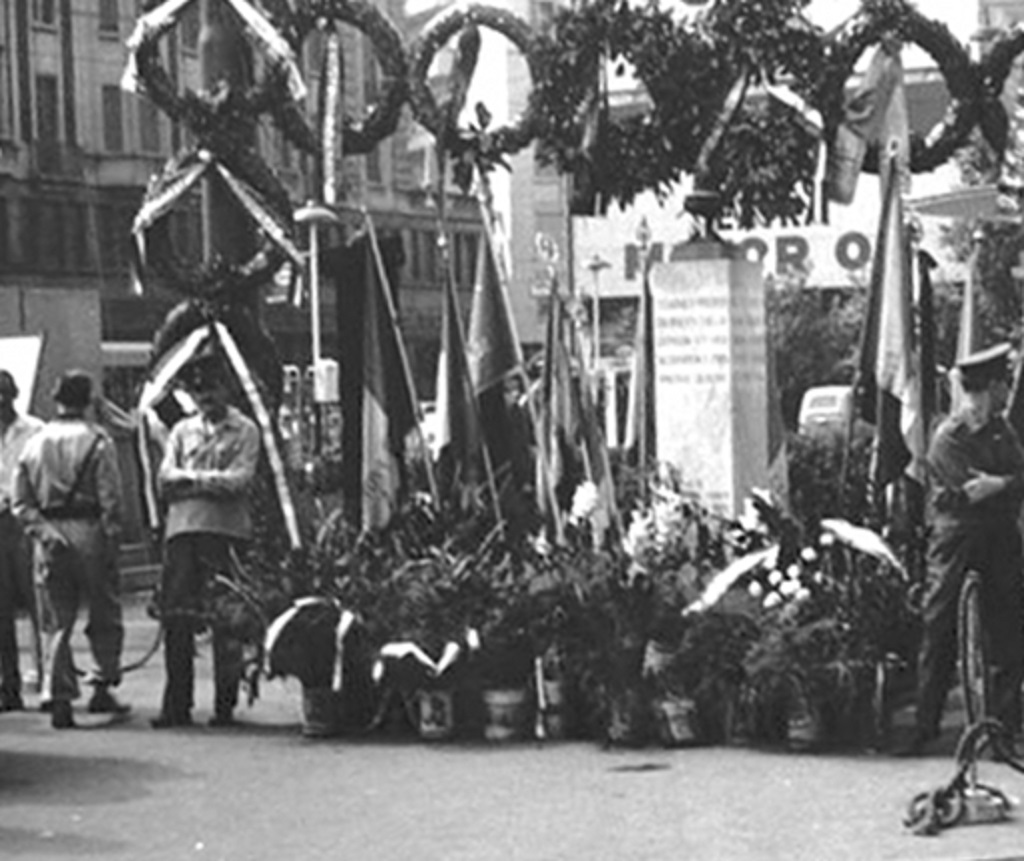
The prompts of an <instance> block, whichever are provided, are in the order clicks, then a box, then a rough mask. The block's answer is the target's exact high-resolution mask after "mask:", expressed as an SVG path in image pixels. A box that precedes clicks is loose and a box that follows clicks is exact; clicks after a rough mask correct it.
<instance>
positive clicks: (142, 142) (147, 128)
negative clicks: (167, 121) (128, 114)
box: [136, 99, 163, 153]
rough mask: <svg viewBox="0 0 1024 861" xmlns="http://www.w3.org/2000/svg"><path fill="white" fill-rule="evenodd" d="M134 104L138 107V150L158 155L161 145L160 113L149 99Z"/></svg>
mask: <svg viewBox="0 0 1024 861" xmlns="http://www.w3.org/2000/svg"><path fill="white" fill-rule="evenodd" d="M136 104H138V106H139V149H141V150H142V151H143V152H145V153H159V152H160V150H161V148H162V145H163V141H162V135H161V131H160V122H161V119H160V111H158V110H157V108H156V105H154V104H153V103H152V102H151V101H150V100H149V99H140V100H139V101H138V102H136Z"/></svg>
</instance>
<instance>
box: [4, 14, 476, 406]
mask: <svg viewBox="0 0 1024 861" xmlns="http://www.w3.org/2000/svg"><path fill="white" fill-rule="evenodd" d="M140 6H141V3H139V2H138V0H4V2H3V4H0V293H3V292H6V293H8V294H10V293H11V291H26V290H46V289H57V288H60V289H75V290H81V291H94V292H95V293H96V294H98V296H99V304H100V308H101V314H102V338H103V340H104V342H107V343H108V344H111V343H115V342H116V343H117V344H120V345H121V347H122V349H120V350H118V349H116V348H113V347H111V348H110V349H109V350H108V353H109V354H110V355H111V356H120V357H121V358H120V359H118V358H114V359H112V361H113V362H114V363H117V362H121V363H125V362H128V363H130V361H129V360H128V359H126V358H125V357H126V356H129V355H131V350H126V349H124V346H125V344H127V343H139V344H144V343H145V342H148V341H149V340H150V339H151V337H152V335H153V333H154V331H155V329H156V328H157V327H158V326H159V325H160V324H161V322H162V320H163V318H164V315H165V313H166V312H167V310H168V309H169V308H170V307H172V306H173V305H174V304H175V303H176V302H177V301H180V299H181V298H182V297H181V296H176V295H171V294H169V293H167V292H161V291H160V290H157V289H147V290H146V291H145V293H144V295H143V296H141V297H139V296H135V295H133V293H132V289H131V277H130V259H131V235H130V228H131V223H132V220H133V218H134V216H135V213H136V210H137V208H138V206H139V203H140V201H141V199H142V196H143V193H144V190H145V188H146V185H147V183H148V182H149V180H150V177H151V176H152V175H153V174H154V173H155V172H156V171H158V170H159V169H160V168H161V167H162V165H163V164H164V162H165V161H166V160H167V159H168V158H169V157H170V156H171V155H172V154H173V153H175V152H177V151H178V150H179V149H180V148H182V147H184V146H187V145H188V143H189V140H188V133H187V131H186V130H185V129H183V128H180V127H178V126H177V125H176V124H174V123H171V122H170V121H169V120H168V118H167V117H165V116H163V115H162V114H161V113H160V111H158V110H157V109H156V108H155V107H154V106H153V104H152V103H151V102H149V101H148V100H147V99H146V98H145V97H143V96H136V95H134V94H130V93H126V92H124V91H123V90H122V89H121V87H120V80H121V76H122V73H123V71H124V64H125V59H126V56H127V54H126V49H125V40H126V39H127V37H128V36H129V35H130V33H131V32H132V30H133V28H134V25H135V21H136V18H137V15H138V14H139V11H140ZM386 7H387V8H386V9H385V10H384V11H385V13H386V14H389V16H390V17H391V18H392V20H394V21H396V22H398V23H399V25H400V24H401V22H402V21H403V17H404V12H403V8H402V4H401V3H399V2H394V0H392V2H389V3H387V4H386ZM341 32H342V53H343V58H344V82H345V89H344V94H345V95H344V107H345V110H346V112H347V113H349V114H351V115H352V116H355V117H358V116H360V115H361V114H362V113H363V112H364V110H365V106H366V105H367V104H370V103H373V102H374V101H375V99H376V97H377V95H378V93H379V92H380V89H381V87H382V86H383V85H384V83H385V82H384V81H382V80H381V74H380V71H379V66H378V64H377V63H376V61H375V59H374V55H373V49H372V45H371V43H370V42H369V40H368V39H367V38H366V37H365V36H363V35H362V34H361V33H360V32H358V31H356V30H355V29H353V28H350V27H342V29H341ZM202 38H203V32H202V22H201V3H200V2H196V3H193V4H192V5H191V6H189V7H188V8H187V9H186V11H185V12H184V13H183V14H182V17H181V19H180V21H179V22H178V25H177V26H176V27H175V28H173V29H172V30H171V31H170V32H169V33H168V34H167V35H166V36H165V37H164V45H163V57H164V62H165V64H166V68H167V70H168V74H169V75H170V76H171V77H172V79H173V80H175V81H176V82H177V83H178V84H179V86H180V87H182V88H185V87H190V88H193V89H198V87H199V85H200V80H201V77H200V75H201V69H200V40H201V39H202ZM302 62H303V65H304V69H305V71H306V72H307V83H308V84H309V90H310V95H309V96H308V99H309V101H308V110H307V112H306V115H307V117H309V118H310V120H309V121H310V123H312V122H313V119H312V118H314V117H315V116H316V111H315V105H316V95H317V91H318V87H319V68H320V44H319V39H318V37H317V36H316V35H315V34H314V35H313V36H312V37H311V38H310V39H309V40H308V42H307V44H306V45H304V46H303V50H302ZM413 131H414V130H413V123H412V121H411V119H410V118H409V116H408V112H407V111H405V112H404V113H403V117H402V121H401V123H400V126H399V129H398V131H397V133H396V134H395V135H393V136H392V137H390V138H388V139H386V140H384V141H383V142H381V143H380V144H379V145H378V147H377V148H376V149H375V150H374V151H373V152H371V153H370V154H368V155H365V156H356V157H346V158H345V159H343V160H341V159H340V157H339V158H338V161H339V176H340V183H339V185H340V188H339V193H338V199H339V207H338V209H339V214H340V215H341V216H342V220H343V224H344V227H343V228H342V229H341V230H340V231H336V232H335V233H334V235H333V236H331V237H329V238H328V240H327V244H329V243H330V242H341V241H344V237H345V236H346V235H348V234H351V233H352V232H353V231H355V230H356V229H358V226H359V224H360V222H361V218H362V216H361V214H360V213H361V211H362V207H365V208H366V209H367V210H368V211H369V212H370V213H371V215H372V217H373V219H374V222H375V225H376V227H377V229H378V231H380V232H381V233H385V234H386V233H389V232H398V233H399V234H400V235H401V237H402V247H403V250H404V262H403V265H402V271H401V276H402V277H401V279H400V284H399V285H396V286H397V288H398V293H399V296H398V297H397V300H398V304H399V307H400V311H401V318H402V327H403V330H404V332H405V335H406V338H407V340H408V342H409V352H410V358H411V362H412V364H413V366H414V368H413V369H414V373H415V375H416V378H417V382H418V384H419V385H420V386H421V387H423V388H425V389H427V391H426V392H425V393H424V394H425V396H427V397H429V396H430V391H429V390H430V389H431V388H432V386H433V379H432V378H433V367H434V361H435V357H436V353H437V345H436V343H435V341H436V339H437V332H438V331H439V330H440V314H441V310H440V309H441V301H440V290H439V289H438V281H437V277H436V276H437V268H436V266H437V233H438V226H437V208H436V206H434V205H433V201H432V199H431V196H430V195H429V194H427V193H426V189H425V188H424V173H423V164H422V161H423V158H422V154H421V153H417V152H415V151H410V150H409V148H408V146H407V144H408V142H409V139H410V137H411V136H412V135H413ZM256 143H257V146H258V148H259V151H260V154H261V156H262V157H263V158H264V160H265V161H266V162H267V163H268V164H269V165H270V166H271V167H272V168H273V169H274V170H275V172H276V173H277V174H278V176H279V178H280V179H281V180H282V182H283V183H284V184H285V186H286V187H287V188H288V190H289V193H290V195H291V197H292V200H293V202H294V203H295V204H296V206H298V205H300V204H301V203H303V202H305V201H307V200H309V199H311V198H313V197H315V196H316V195H315V191H314V184H313V181H312V178H313V177H314V175H315V170H314V168H315V165H314V164H313V163H312V159H311V158H309V157H307V156H305V155H303V154H301V153H299V152H298V151H297V150H296V149H295V148H294V147H293V146H291V145H290V144H289V143H287V142H286V141H285V139H284V137H283V136H282V135H281V133H280V132H278V131H277V130H275V129H273V128H271V127H269V126H267V127H261V128H260V129H259V130H258V139H257V142H256ZM342 162H343V163H342ZM202 210H203V207H202V201H201V195H200V194H199V193H197V194H195V195H193V196H192V197H191V198H190V199H189V200H187V201H186V202H183V203H182V205H180V206H179V207H178V208H177V209H176V211H175V212H174V213H173V214H172V215H171V216H170V218H171V224H172V229H171V234H172V236H173V241H174V244H175V250H176V252H177V253H178V254H179V255H181V256H182V257H184V258H186V259H188V260H190V261H194V262H198V261H200V260H202V259H203V235H204V230H203V224H202ZM448 212H449V215H450V225H451V229H452V232H453V240H452V245H451V248H452V253H453V255H454V258H455V268H456V273H457V281H458V287H459V289H460V292H461V295H462V296H463V298H464V299H465V300H466V302H467V303H468V297H469V295H470V291H471V288H472V279H473V273H474V271H475V257H476V254H477V250H478V248H479V247H480V221H479V217H478V212H477V209H476V207H475V205H474V204H473V202H472V201H471V200H470V199H469V198H467V197H465V196H464V195H460V194H458V193H456V192H454V191H452V192H451V194H450V198H449V204H448ZM322 247H323V243H322ZM267 292H268V294H269V293H272V290H268V291H267ZM264 311H265V314H264V319H265V322H266V323H267V325H268V328H269V329H270V330H271V332H272V334H273V335H274V337H275V340H276V342H277V344H278V347H279V349H280V350H281V353H282V356H283V358H284V359H285V361H288V362H293V363H296V364H305V363H306V362H308V360H309V356H310V332H309V322H308V311H306V310H300V309H294V308H292V307H290V306H287V305H281V304H272V303H268V304H266V305H265V307H264ZM321 316H322V320H323V322H324V333H323V334H324V347H325V353H326V355H328V356H330V355H336V349H337V344H336V343H335V332H336V327H335V323H334V321H335V297H334V295H333V293H332V292H331V291H327V290H325V291H323V309H322V315H321Z"/></svg>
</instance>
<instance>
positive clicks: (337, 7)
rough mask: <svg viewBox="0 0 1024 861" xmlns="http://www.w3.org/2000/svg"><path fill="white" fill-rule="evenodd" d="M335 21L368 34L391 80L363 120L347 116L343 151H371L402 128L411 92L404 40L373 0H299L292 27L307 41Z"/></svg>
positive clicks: (300, 39) (297, 39)
mask: <svg viewBox="0 0 1024 861" xmlns="http://www.w3.org/2000/svg"><path fill="white" fill-rule="evenodd" d="M335 21H338V22H340V23H342V24H348V25H349V26H351V27H355V28H356V29H357V30H359V32H361V33H363V34H365V35H366V36H367V38H368V39H369V40H370V44H372V45H373V50H374V54H375V55H376V57H377V62H378V63H379V64H380V68H381V71H382V72H383V77H384V79H385V81H386V84H385V86H384V92H383V94H382V95H381V96H380V98H379V99H378V100H377V102H376V103H375V104H373V105H370V106H369V110H368V113H367V115H366V116H365V117H364V118H363V119H362V120H356V119H354V118H352V117H351V116H349V115H348V114H344V115H343V116H342V125H343V132H342V136H341V141H342V143H341V145H342V152H343V153H345V154H348V155H358V154H361V153H368V152H370V151H371V150H372V149H373V148H374V147H375V146H377V144H378V143H380V142H381V141H382V140H384V139H385V138H387V137H390V136H391V135H392V134H394V133H395V130H396V129H397V128H398V121H399V119H400V118H401V115H402V105H403V104H405V102H406V100H407V98H408V92H409V87H408V82H409V65H408V59H407V51H406V47H405V42H404V40H403V39H402V36H401V34H400V33H399V32H398V29H397V28H396V27H395V25H394V24H393V23H392V22H391V20H390V19H389V18H388V17H387V16H386V15H385V14H384V13H383V12H381V11H380V10H379V9H378V8H377V7H376V6H374V5H373V4H372V3H370V2H368V0H306V2H304V3H300V5H299V8H298V9H297V11H296V12H295V13H294V15H293V16H292V17H291V20H290V22H289V23H288V25H287V29H288V32H289V34H290V37H291V38H292V39H294V40H295V42H296V44H302V43H303V42H304V41H306V39H307V38H308V37H309V35H310V33H312V32H314V31H316V30H323V29H324V28H326V27H327V26H328V25H330V24H333V23H334V22H335ZM310 135H311V136H312V132H310Z"/></svg>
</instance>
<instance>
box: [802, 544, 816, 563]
mask: <svg viewBox="0 0 1024 861" xmlns="http://www.w3.org/2000/svg"><path fill="white" fill-rule="evenodd" d="M800 558H801V559H803V560H804V562H806V563H808V564H811V563H813V562H817V561H818V551H817V550H815V549H814V548H813V547H805V548H804V549H803V550H801V551H800Z"/></svg>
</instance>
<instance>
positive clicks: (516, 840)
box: [0, 608, 1024, 861]
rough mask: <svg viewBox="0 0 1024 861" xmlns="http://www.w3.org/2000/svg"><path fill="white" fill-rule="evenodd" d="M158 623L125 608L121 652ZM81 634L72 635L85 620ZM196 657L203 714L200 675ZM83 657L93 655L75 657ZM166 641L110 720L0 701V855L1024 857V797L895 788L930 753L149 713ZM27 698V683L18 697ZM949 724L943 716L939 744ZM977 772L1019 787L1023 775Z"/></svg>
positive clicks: (934, 763)
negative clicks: (916, 820)
mask: <svg viewBox="0 0 1024 861" xmlns="http://www.w3.org/2000/svg"><path fill="white" fill-rule="evenodd" d="M153 633H154V625H153V623H152V622H150V621H149V620H147V619H146V618H145V617H144V615H143V614H142V612H141V609H139V608H133V609H132V610H131V612H130V613H129V639H128V654H127V656H126V657H127V658H128V659H129V660H130V659H132V658H133V657H135V656H138V655H139V654H141V653H142V652H143V651H144V649H145V647H146V646H147V645H148V644H149V642H151V641H152V637H153ZM78 639H79V645H82V644H84V636H82V635H81V634H79V637H78ZM208 661H209V659H208V653H207V652H205V651H204V653H203V656H202V658H201V659H200V670H201V673H202V675H201V678H200V683H199V687H198V691H197V693H198V697H197V699H198V702H199V704H200V706H202V708H201V709H199V710H198V711H197V715H196V717H197V718H198V719H199V720H200V721H202V722H205V719H206V717H208V714H209V711H208V704H209V702H210V699H211V692H210V687H209V681H208V675H207V673H208V670H209V664H208ZM82 663H83V664H85V663H86V660H85V658H84V656H83V659H82ZM160 684H161V669H160V658H159V656H158V657H157V658H155V659H154V660H153V661H151V662H150V664H149V665H147V666H146V667H145V668H144V669H142V670H140V671H138V672H135V673H133V674H132V675H130V676H129V677H128V679H127V680H126V682H125V684H124V685H123V687H122V693H123V694H124V696H125V698H127V699H128V700H130V701H131V702H132V703H133V704H134V706H135V710H134V713H133V715H132V717H131V719H130V720H128V721H127V722H125V723H123V724H120V725H116V726H112V725H109V724H106V723H105V721H106V719H100V718H98V717H93V718H90V716H88V715H82V716H79V718H78V720H79V722H80V723H81V724H82V725H83V728H82V729H79V730H75V731H66V732H59V733H58V732H54V731H52V730H51V729H50V727H49V724H48V721H47V719H46V716H45V715H42V714H39V713H38V712H25V713H19V714H7V715H0V857H3V858H12V859H19V861H20V859H33V861H35V859H84V858H97V859H119V858H124V859H133V861H145V859H167V861H181V859H211V861H212V859H217V861H220V860H221V859H224V861H261V859H289V861H306V859H338V858H348V859H357V861H361V859H388V861H406V859H408V861H488V859H493V860H494V861H499V859H500V861H506V859H522V861H540V860H541V859H544V861H555V859H559V861H562V859H564V861H576V859H588V861H591V859H593V861H624V859H626V860H627V861H643V859H659V861H660V859H684V858H685V859H787V861H789V859H815V861H820V859H847V858H849V859H875V858H877V859H888V858H893V859H896V858H898V859H917V858H922V859H923V858H928V859H1009V858H1014V857H1017V858H1024V812H1021V811H1018V813H1017V817H1016V818H1015V819H1014V820H1013V821H1011V822H1009V823H1002V824H999V825H984V826H980V825H975V826H964V827H958V828H953V829H951V830H947V831H944V832H942V834H941V835H939V836H937V837H932V838H923V837H915V836H912V835H910V834H909V833H907V832H906V831H905V830H904V829H903V827H902V825H901V817H902V815H903V810H904V807H905V805H906V803H907V801H908V800H909V799H910V798H911V796H912V795H914V794H915V793H916V792H918V791H921V790H925V789H932V788H935V787H937V786H939V785H941V784H942V783H944V782H946V781H948V780H949V778H950V777H951V776H952V760H951V758H950V757H949V755H940V756H935V757H931V758H925V759H920V760H899V759H893V758H890V757H886V756H875V755H824V754H818V755H809V754H794V753H782V752H771V751H758V750H751V749H747V748H742V747H731V748H717V749H716V748H696V749H687V750H662V749H658V748H651V749H648V750H641V751H619V750H616V751H603V750H601V749H600V748H599V747H598V746H596V745H594V744H590V743H579V742H572V743H552V744H546V745H540V744H537V743H522V744H514V745H509V746H494V745H492V746H488V745H485V744H482V743H481V744H476V745H464V744H457V745H447V744H434V745H430V744H426V743H421V742H412V741H410V742H403V741H396V740H394V739H390V740H388V739H384V738H372V739H364V740H360V741H353V740H331V741H319V742H316V741H309V740H305V739H303V738H302V737H301V736H300V734H299V689H298V686H297V684H296V683H287V684H285V683H280V682H271V683H269V684H267V685H265V688H264V690H263V695H262V697H261V698H260V700H259V701H258V702H257V703H256V704H255V706H254V707H253V708H252V709H242V710H240V716H241V718H242V719H243V720H244V722H245V723H244V725H243V726H242V727H240V728H238V729H232V730H213V729H209V728H207V727H206V726H205V725H200V726H197V727H195V728H190V729H187V730H165V731H160V732H157V731H155V730H152V729H150V727H149V723H148V719H149V718H150V717H152V716H153V715H154V714H155V713H156V706H157V703H158V700H159V691H160ZM30 702H31V703H32V704H34V703H35V702H36V698H35V697H34V696H33V697H32V698H31V700H30ZM955 735H956V730H955V727H952V726H951V727H950V728H949V731H948V732H947V736H948V741H949V744H948V745H947V747H948V748H949V749H951V747H952V743H953V742H954V740H955ZM983 779H984V780H986V782H988V783H991V784H994V785H995V786H997V787H999V788H1000V789H1002V790H1003V791H1004V792H1006V793H1008V794H1010V795H1013V796H1018V797H1024V776H1021V775H1018V774H1016V773H1014V772H1012V771H1010V770H1009V769H1007V768H1006V767H1004V766H995V765H990V764H986V765H985V766H984V770H983Z"/></svg>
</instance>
